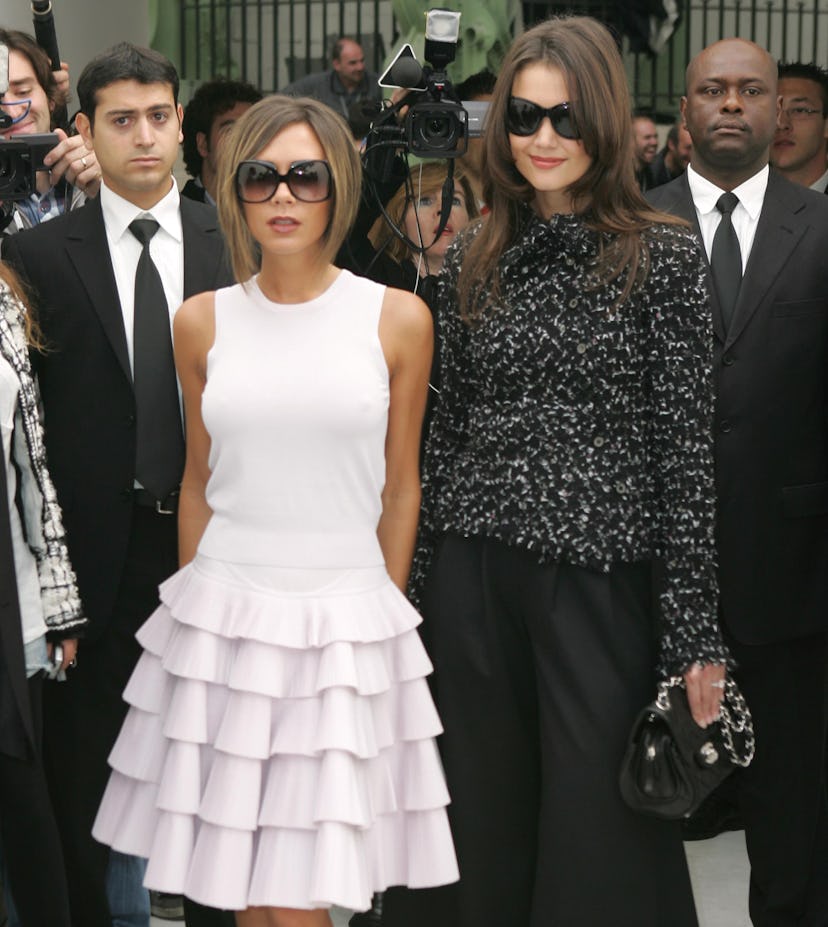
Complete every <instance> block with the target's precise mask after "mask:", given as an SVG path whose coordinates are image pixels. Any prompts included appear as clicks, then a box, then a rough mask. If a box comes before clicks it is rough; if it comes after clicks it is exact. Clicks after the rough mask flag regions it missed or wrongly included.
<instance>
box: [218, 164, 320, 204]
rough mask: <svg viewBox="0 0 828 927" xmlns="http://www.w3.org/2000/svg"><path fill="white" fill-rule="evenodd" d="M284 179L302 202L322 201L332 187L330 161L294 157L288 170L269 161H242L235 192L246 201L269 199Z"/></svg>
mask: <svg viewBox="0 0 828 927" xmlns="http://www.w3.org/2000/svg"><path fill="white" fill-rule="evenodd" d="M282 182H284V183H286V184H287V187H288V190H290V192H291V193H292V194H293V195H294V196H295V197H296V199H297V200H301V201H302V202H303V203H321V202H323V201H324V200H327V199H329V198H330V195H331V191H332V188H333V178H332V176H331V169H330V167H329V166H328V162H327V161H294V162H293V164H291V165H290V167H289V168H288V170H287V174H280V173H279V171H277V170H276V165H275V164H271V163H270V161H242V162H241V164H240V165H239V166H238V167H237V168H236V195H237V196H238V198H239V199H240V200H241V201H242V202H243V203H265V202H267V200H269V199H270V198H271V197H272V196H273V194H274V193H275V192H276V190H277V189H278V188H279V184H280V183H282Z"/></svg>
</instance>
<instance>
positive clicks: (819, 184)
mask: <svg viewBox="0 0 828 927" xmlns="http://www.w3.org/2000/svg"><path fill="white" fill-rule="evenodd" d="M826 187H828V171H826V172H825V173H824V174H823V175H822V177H819V178H818V179H817V180H815V181H814V182H813V183H812V184H811V189H812V190H816V192H817V193H824V192H825V188H826Z"/></svg>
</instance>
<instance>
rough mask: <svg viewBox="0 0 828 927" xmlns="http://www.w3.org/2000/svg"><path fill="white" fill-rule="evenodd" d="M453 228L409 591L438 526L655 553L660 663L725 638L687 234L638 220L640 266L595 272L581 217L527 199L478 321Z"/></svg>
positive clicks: (604, 551)
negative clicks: (461, 286) (643, 257)
mask: <svg viewBox="0 0 828 927" xmlns="http://www.w3.org/2000/svg"><path fill="white" fill-rule="evenodd" d="M474 234H475V232H474V229H472V230H471V232H470V233H468V234H467V236H466V238H465V239H464V240H461V241H459V242H456V243H455V244H454V245H453V247H452V250H450V251H449V254H448V256H447V259H446V266H445V268H444V272H443V276H442V277H441V280H440V284H439V288H438V299H437V305H438V315H439V318H438V327H439V330H440V331H441V333H442V341H441V346H440V350H441V362H440V366H441V392H440V396H439V399H438V402H437V406H436V409H435V411H434V417H433V420H432V424H431V429H430V435H429V439H428V443H427V450H426V456H425V462H424V476H423V510H422V519H421V529H420V539H419V543H418V550H417V553H416V556H415V563H414V569H413V574H412V591H413V592H414V594H415V596H416V594H417V591H418V587H419V586H420V585H421V584H422V581H423V579H424V577H425V574H426V571H427V567H428V563H429V560H430V557H431V551H432V549H433V545H434V544H435V543H436V541H437V540H438V539H439V537H440V536H441V535H443V534H445V533H447V532H451V533H456V534H460V535H462V536H466V537H471V536H486V537H491V538H496V539H498V540H501V541H503V542H505V543H507V544H510V545H514V546H516V547H520V548H523V549H526V550H530V551H534V552H536V553H537V556H538V560H539V561H540V562H551V561H565V562H568V563H571V564H576V565H580V566H584V567H589V568H593V569H596V570H601V571H608V570H609V569H610V566H611V564H613V563H619V562H633V561H641V560H648V559H651V558H659V559H660V560H662V561H663V566H664V570H663V580H664V581H663V586H662V588H661V590H660V598H661V618H662V621H661V638H660V639H661V653H660V665H659V669H660V671H661V672H664V673H668V674H669V673H672V672H674V671H678V670H681V669H683V668H685V667H687V666H688V665H689V664H690V663H692V662H693V661H695V660H699V661H710V662H722V661H725V660H727V658H728V652H727V649H726V647H725V645H724V643H723V641H722V639H721V634H720V631H719V626H718V621H717V598H718V589H717V581H716V556H715V547H714V510H715V496H714V483H713V441H712V415H713V385H712V369H711V368H712V349H713V340H712V339H713V336H712V325H711V317H710V311H709V306H708V295H707V284H706V272H705V268H704V264H703V261H702V256H701V254H700V252H699V248H698V245H697V244H696V242H695V240H694V239H693V238H692V237H691V235H690V233H689V232H688V231H685V230H684V229H682V228H680V227H675V226H669V225H654V226H652V227H651V228H650V229H649V230H648V231H647V232H645V233H644V241H645V243H646V246H647V249H648V252H649V270H648V273H647V277H646V280H645V282H644V283H643V284H641V285H639V286H637V287H636V288H635V289H634V290H633V293H632V295H631V296H630V297H629V298H628V299H627V300H626V301H625V302H624V303H622V304H621V305H620V306H617V307H616V306H615V303H616V301H617V300H618V297H619V294H620V292H621V289H622V287H623V280H621V281H616V282H614V283H610V284H603V285H596V283H595V278H594V267H595V263H596V259H597V257H598V252H599V236H598V234H597V233H596V232H594V231H592V230H590V229H589V228H588V227H587V225H586V224H585V222H584V219H583V218H581V217H578V216H572V215H557V216H554V217H553V218H552V219H551V220H550V221H544V220H542V219H541V218H539V217H538V216H537V215H536V214H535V213H534V212H532V211H531V210H529V209H528V207H527V208H526V209H525V210H524V212H523V214H522V225H521V229H520V231H519V234H518V236H517V239H516V241H515V243H514V244H513V245H512V246H511V247H510V248H509V249H508V250H507V251H506V252H505V253H504V255H503V258H502V263H501V291H502V296H501V299H500V302H499V304H498V305H496V306H493V307H490V310H489V311H488V313H487V314H486V316H485V318H484V319H483V321H482V322H480V323H478V324H476V325H473V326H469V325H468V324H466V323H464V322H463V321H462V320H461V318H460V316H459V310H458V306H457V298H456V282H457V277H458V273H459V270H460V267H461V264H462V263H463V260H464V248H465V243H467V242H468V241H469V237H470V235H474Z"/></svg>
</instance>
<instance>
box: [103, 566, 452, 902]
mask: <svg viewBox="0 0 828 927" xmlns="http://www.w3.org/2000/svg"><path fill="white" fill-rule="evenodd" d="M383 575H384V573H383ZM161 599H162V605H161V606H160V607H159V608H158V609H157V610H156V611H155V612H154V613H153V615H152V616H151V617H150V618H149V619H148V620H147V622H146V623H145V624H144V625H143V627H142V628H141V629H140V631H139V632H138V639H139V641H140V643H141V645H142V646H143V648H144V653H143V655H142V656H141V659H140V660H139V662H138V665H137V666H136V668H135V671H134V673H133V675H132V677H131V679H130V681H129V683H128V685H127V687H126V689H125V691H124V698H125V699H126V701H127V702H128V703H129V705H130V706H131V707H130V710H129V713H128V714H127V718H126V720H125V722H124V725H123V728H122V729H121V733H120V735H119V737H118V739H117V741H116V743H115V746H114V748H113V750H112V753H111V754H110V757H109V762H110V765H111V766H112V769H113V772H112V775H111V778H110V781H109V784H108V786H107V789H106V793H105V795H104V798H103V802H102V804H101V808H100V810H99V812H98V816H97V820H96V822H95V826H94V829H93V834H94V836H95V837H96V839H98V840H100V841H101V842H102V843H106V844H108V845H110V846H112V847H114V848H115V849H117V850H120V851H121V852H123V853H129V854H132V855H135V856H142V857H147V858H148V859H149V865H148V868H147V875H146V880H145V881H146V884H147V885H148V886H149V887H150V888H153V889H156V890H158V891H164V892H173V893H183V894H186V895H187V896H188V897H190V898H193V899H194V900H196V901H199V902H201V903H202V904H207V905H210V906H212V907H219V908H228V909H235V910H240V909H244V908H246V907H249V906H252V905H266V906H279V907H290V908H317V907H327V906H329V905H332V904H336V905H340V906H342V907H345V908H351V909H354V910H366V909H367V908H368V907H370V903H371V895H372V894H373V892H375V891H382V890H383V889H385V888H387V887H388V886H390V885H409V886H411V887H415V888H423V887H428V886H433V885H442V884H446V883H448V882H453V881H455V880H456V879H457V878H458V873H457V864H456V861H455V857H454V849H453V846H452V841H451V835H450V833H449V828H448V822H447V818H446V812H445V806H446V804H447V803H448V801H449V797H448V793H447V791H446V786H445V780H444V777H443V772H442V767H441V764H440V759H439V756H438V753H437V750H436V746H435V743H434V737H435V736H436V735H437V734H439V733H440V732H441V730H442V729H441V726H440V721H439V719H438V717H437V713H436V711H435V708H434V705H433V702H432V700H431V696H430V693H429V691H428V686H427V684H426V681H425V678H424V677H425V676H426V675H427V674H428V673H429V672H431V664H430V662H429V659H428V657H427V655H426V653H425V651H424V649H423V646H422V644H421V642H420V639H419V636H418V634H417V632H416V630H415V628H416V625H417V624H418V623H419V620H420V618H419V615H418V614H417V612H416V611H415V610H414V608H412V606H411V605H410V604H409V602H408V601H407V600H406V599H405V597H404V596H403V595H402V594H401V593H400V592H399V590H398V589H397V588H396V587H395V586H394V585H393V584H392V583H391V582H390V580H388V578H387V576H386V577H385V578H384V580H382V581H380V582H379V583H376V584H373V585H372V586H371V587H370V588H367V589H360V590H356V591H351V592H348V591H346V592H342V591H338V592H335V593H332V594H330V595H324V594H323V595H289V594H281V593H278V592H276V593H268V592H265V591H263V590H261V589H255V588H249V587H245V586H243V585H234V584H232V583H228V582H226V581H225V580H224V579H223V578H216V577H215V576H210V575H208V573H207V572H205V571H204V570H202V569H200V568H199V562H198V561H196V562H195V563H194V564H190V565H188V566H187V567H185V568H184V569H182V570H181V571H179V572H178V573H176V574H175V575H174V576H172V577H171V578H170V579H169V580H167V581H166V582H165V583H164V584H163V585H162V587H161Z"/></svg>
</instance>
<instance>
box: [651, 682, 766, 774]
mask: <svg viewBox="0 0 828 927" xmlns="http://www.w3.org/2000/svg"><path fill="white" fill-rule="evenodd" d="M673 686H678V687H680V688H682V689H685V688H686V686H685V684H684V678H683V677H681V676H671V677H670V678H669V679H663V680H662V681H661V682H660V683H659V684H658V694H657V695H656V705H658V707H659V708H661V709H662V711H669V710H670V689H672V688H673ZM719 727H720V728H721V732H722V742H723V743H724V747H725V750H726V751H727V755H728V756H729V757H730V762H731V763H733V765H734V766H743V767H744V766H749V765H750V763H751V761H752V760H753V754H754V753H755V752H756V738H755V737H754V735H753V718H752V717H751V714H750V709H749V708H748V706H747V702H746V701H745V697H744V695H742V693H741V692H740V691H739V687H738V686H737V685H736V683H735V682H734V681H733V679H732V678H731V677H730V676H728V677H727V681H726V682H725V690H724V697H723V698H722V703H721V705H720V706H719ZM734 734H739V735H741V740H742V750H741V752H740V751H739V750H737V748H736V744H735V742H734V740H733V735H734Z"/></svg>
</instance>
